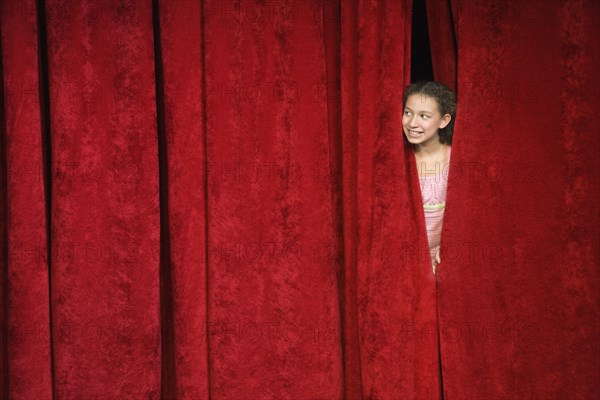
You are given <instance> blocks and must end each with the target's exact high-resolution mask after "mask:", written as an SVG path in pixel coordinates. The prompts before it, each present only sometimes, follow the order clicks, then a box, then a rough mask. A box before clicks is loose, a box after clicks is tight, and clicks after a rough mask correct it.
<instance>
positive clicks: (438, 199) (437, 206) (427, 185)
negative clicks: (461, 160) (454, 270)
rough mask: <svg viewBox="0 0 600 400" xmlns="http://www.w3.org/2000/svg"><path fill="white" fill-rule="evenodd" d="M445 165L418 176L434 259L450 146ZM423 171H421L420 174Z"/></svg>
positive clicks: (443, 201) (440, 234)
mask: <svg viewBox="0 0 600 400" xmlns="http://www.w3.org/2000/svg"><path fill="white" fill-rule="evenodd" d="M447 149H448V155H447V163H448V164H447V165H446V166H443V165H438V166H437V167H436V169H435V171H428V170H426V171H425V176H419V181H420V183H421V197H422V199H423V211H424V212H425V224H426V226H427V239H428V241H429V254H430V255H431V260H432V261H433V260H435V253H436V252H437V249H438V247H439V245H440V241H441V238H442V221H443V219H444V209H445V207H446V190H447V186H448V172H449V168H448V166H449V163H450V153H451V146H447ZM422 174H423V171H421V174H420V175H422Z"/></svg>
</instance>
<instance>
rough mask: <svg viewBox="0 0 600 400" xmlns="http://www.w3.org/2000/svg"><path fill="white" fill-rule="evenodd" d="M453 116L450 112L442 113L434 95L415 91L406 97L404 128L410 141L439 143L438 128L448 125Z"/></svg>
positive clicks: (403, 118) (421, 143) (423, 143)
mask: <svg viewBox="0 0 600 400" xmlns="http://www.w3.org/2000/svg"><path fill="white" fill-rule="evenodd" d="M451 118H452V117H451V116H450V114H446V115H442V114H441V113H440V111H439V108H438V104H437V102H436V101H435V99H434V98H433V97H431V96H426V95H424V94H421V93H415V94H411V95H410V96H408V98H407V99H406V105H405V107H404V114H403V115H402V128H403V130H404V134H405V135H406V138H407V139H408V141H409V142H410V143H412V144H415V145H420V146H427V145H428V144H430V143H436V142H437V143H439V140H440V137H439V134H438V129H441V128H444V127H445V126H446V125H448V123H449V122H450V119H451Z"/></svg>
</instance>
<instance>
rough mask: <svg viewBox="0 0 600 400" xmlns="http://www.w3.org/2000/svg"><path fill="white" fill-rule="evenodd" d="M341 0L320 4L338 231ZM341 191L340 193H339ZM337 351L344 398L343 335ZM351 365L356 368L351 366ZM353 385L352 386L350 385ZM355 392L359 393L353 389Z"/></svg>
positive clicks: (350, 373)
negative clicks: (339, 350)
mask: <svg viewBox="0 0 600 400" xmlns="http://www.w3.org/2000/svg"><path fill="white" fill-rule="evenodd" d="M340 1H341V0H330V1H324V2H323V3H322V8H321V12H322V22H323V32H324V38H325V39H324V52H325V69H326V75H327V78H326V85H325V99H326V105H327V118H328V124H327V126H328V137H329V158H330V160H329V165H330V168H329V170H330V172H331V174H332V176H331V180H330V182H331V183H332V185H333V187H332V190H331V204H332V210H333V216H332V221H334V224H335V226H336V227H341V224H342V221H343V218H344V214H343V199H342V195H341V192H340V191H338V190H336V189H337V188H342V169H341V166H342V152H341V143H342V132H341V129H340V128H341V125H342V109H341V76H342V71H341V65H340V59H341V58H340V57H341V51H340V50H341V48H340V42H341V37H342V25H341V17H342V15H341V3H340ZM340 190H341V189H340ZM343 249H344V235H343V228H342V230H341V232H340V234H339V235H337V243H336V248H335V253H334V254H335V256H334V257H335V264H336V266H339V267H338V268H337V269H336V278H337V282H338V285H337V290H338V304H339V309H340V310H341V312H340V320H339V327H338V329H340V332H344V323H345V320H346V319H345V315H344V311H343V310H344V309H345V307H346V305H345V302H344V290H345V287H346V285H345V277H346V274H345V269H344V268H343V266H344V251H343ZM340 341H341V348H342V352H341V353H342V370H343V378H344V382H345V383H344V388H345V391H344V396H345V398H346V397H348V395H349V393H348V382H359V379H360V375H359V374H357V372H359V371H358V368H354V369H352V370H351V369H350V368H347V365H346V364H347V361H348V356H349V355H348V354H346V351H344V349H345V348H346V346H347V345H348V343H347V341H346V337H345V335H341V336H340ZM353 365H355V366H356V365H357V364H356V363H354V364H353ZM354 385H356V384H354ZM355 390H359V389H356V388H355Z"/></svg>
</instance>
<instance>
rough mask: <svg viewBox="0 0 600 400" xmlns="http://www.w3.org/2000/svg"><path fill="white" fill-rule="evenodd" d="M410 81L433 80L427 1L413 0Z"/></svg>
mask: <svg viewBox="0 0 600 400" xmlns="http://www.w3.org/2000/svg"><path fill="white" fill-rule="evenodd" d="M410 77H411V78H410V81H411V82H416V81H421V80H426V81H430V80H433V62H432V61H431V48H430V43H429V29H428V26H427V10H426V8H425V0H413V12H412V33H411V55H410Z"/></svg>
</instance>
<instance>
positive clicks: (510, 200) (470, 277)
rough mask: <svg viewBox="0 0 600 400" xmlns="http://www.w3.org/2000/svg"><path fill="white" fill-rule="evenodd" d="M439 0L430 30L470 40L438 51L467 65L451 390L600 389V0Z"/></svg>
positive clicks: (470, 394)
mask: <svg viewBox="0 0 600 400" xmlns="http://www.w3.org/2000/svg"><path fill="white" fill-rule="evenodd" d="M440 3H447V2H445V1H443V2H437V1H429V2H428V3H427V5H428V6H430V9H429V14H428V15H429V16H430V18H429V23H430V27H431V25H434V28H433V29H430V33H431V32H432V31H433V32H434V33H433V34H432V37H431V41H432V43H433V42H436V41H437V42H438V46H442V45H443V43H446V44H447V45H449V44H450V43H451V42H450V41H447V40H440V41H438V40H437V39H438V37H439V35H440V34H443V32H448V31H451V30H452V29H455V31H456V44H457V49H458V53H457V57H456V59H457V64H456V65H452V64H451V63H449V64H446V63H445V62H444V60H442V59H440V58H438V60H437V62H436V60H435V57H433V59H434V63H435V65H434V73H436V74H438V76H439V79H449V80H448V82H447V83H452V81H451V80H450V78H451V77H452V74H453V72H452V71H453V70H455V73H456V76H457V90H458V96H459V106H458V116H457V119H456V126H455V136H454V146H453V149H454V151H453V152H452V165H451V166H450V175H449V182H448V197H447V208H446V214H445V219H444V230H443V232H442V247H445V249H443V250H442V253H443V254H442V260H443V261H442V263H441V265H440V272H439V275H438V304H439V307H440V309H439V313H440V315H439V317H440V319H439V327H440V333H441V334H440V343H441V354H442V366H443V368H442V369H443V379H444V392H445V394H446V395H447V398H448V399H451V398H461V399H475V398H477V399H480V398H481V399H485V398H489V399H491V398H496V399H516V398H520V399H524V398H529V399H533V398H535V399H592V398H598V396H599V395H600V390H599V386H598V382H600V366H599V364H598V360H599V356H600V348H599V343H600V341H598V338H599V337H600V330H599V328H600V326H599V318H598V317H599V315H598V310H599V309H600V308H599V305H600V297H599V289H600V287H599V283H600V276H599V270H598V266H599V265H600V262H599V261H600V260H599V245H598V238H599V227H600V224H599V216H600V213H599V211H600V209H599V202H598V199H599V194H600V190H599V182H598V172H599V170H600V163H599V160H598V149H599V147H600V146H599V144H600V135H599V133H600V120H599V118H598V110H599V109H600V99H599V98H598V93H599V92H600V91H599V89H600V79H599V74H598V71H599V70H600V59H599V57H600V34H599V33H600V31H599V29H598V23H599V22H600V3H599V2H597V1H585V0H582V1H546V0H539V1H535V0H531V1H523V2H521V1H514V2H513V1H510V2H508V1H503V0H491V1H488V0H486V1H472V0H453V1H452V2H451V12H450V15H452V17H453V18H441V15H448V12H447V8H446V7H444V4H440ZM444 21H445V23H444ZM444 24H445V26H443V25H444ZM452 24H454V28H453V27H452ZM435 32H438V33H437V34H436V33H435ZM432 48H433V46H432ZM443 53H444V54H448V53H451V50H450V49H445V50H444V51H443Z"/></svg>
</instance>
